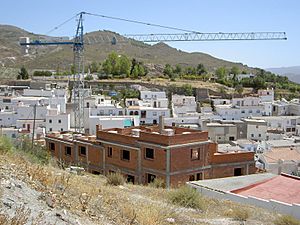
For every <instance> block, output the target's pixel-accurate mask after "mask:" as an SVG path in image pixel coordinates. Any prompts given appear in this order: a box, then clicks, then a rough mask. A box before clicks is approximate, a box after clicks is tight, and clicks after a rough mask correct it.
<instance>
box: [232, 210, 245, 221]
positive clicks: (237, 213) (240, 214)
mask: <svg viewBox="0 0 300 225" xmlns="http://www.w3.org/2000/svg"><path fill="white" fill-rule="evenodd" d="M230 216H231V217H232V218H233V219H234V220H237V221H246V220H247V219H248V218H249V212H248V211H247V210H246V209H242V208H236V209H234V210H233V211H232V212H231V215H230Z"/></svg>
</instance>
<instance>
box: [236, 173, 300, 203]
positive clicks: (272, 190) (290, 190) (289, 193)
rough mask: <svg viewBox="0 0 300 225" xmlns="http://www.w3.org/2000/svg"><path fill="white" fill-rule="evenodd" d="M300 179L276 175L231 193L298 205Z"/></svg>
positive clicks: (299, 201)
mask: <svg viewBox="0 0 300 225" xmlns="http://www.w3.org/2000/svg"><path fill="white" fill-rule="evenodd" d="M299 190H300V177H295V176H291V175H287V174H281V175H277V176H276V177H273V178H271V179H268V180H264V181H262V182H259V183H256V184H254V185H248V186H245V187H243V188H240V189H238V190H233V191H232V192H233V193H236V194H239V195H243V196H246V197H247V196H254V197H257V198H262V199H265V200H271V199H273V200H277V201H281V202H284V203H289V204H295V203H296V204H300V191H299Z"/></svg>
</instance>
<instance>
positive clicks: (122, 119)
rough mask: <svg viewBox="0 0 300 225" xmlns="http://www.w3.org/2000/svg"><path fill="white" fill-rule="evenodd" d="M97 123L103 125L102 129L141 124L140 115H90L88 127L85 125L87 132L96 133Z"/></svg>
mask: <svg viewBox="0 0 300 225" xmlns="http://www.w3.org/2000/svg"><path fill="white" fill-rule="evenodd" d="M96 125H101V127H102V129H109V128H126V127H131V126H139V125H140V119H139V116H90V117H89V119H88V127H85V129H86V131H87V133H89V134H90V135H96Z"/></svg>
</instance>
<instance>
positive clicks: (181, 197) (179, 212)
mask: <svg viewBox="0 0 300 225" xmlns="http://www.w3.org/2000/svg"><path fill="white" fill-rule="evenodd" d="M0 164H1V165H13V166H12V167H13V169H14V176H15V177H16V178H17V179H20V180H23V181H24V182H26V183H27V184H29V185H30V186H31V187H32V188H34V189H36V190H38V191H41V192H43V193H45V198H46V197H51V199H53V200H54V203H55V204H54V207H57V208H61V209H65V210H67V211H68V212H70V213H74V214H76V215H78V216H80V217H81V218H82V219H83V220H85V218H86V219H89V220H90V221H94V222H95V223H97V224H98V223H99V221H101V223H102V224H108V223H110V224H128V225H129V224H142V225H143V224H145V225H146V224H154V225H165V224H170V223H169V222H168V221H170V220H171V221H175V222H174V224H204V223H206V222H205V221H210V220H214V219H216V218H219V217H221V218H225V219H226V217H230V218H233V216H232V215H229V214H228V209H232V210H233V211H235V210H236V209H237V208H240V205H237V204H235V203H232V202H228V201H218V200H213V199H207V198H204V197H202V196H201V195H200V194H199V193H198V192H195V191H193V190H192V189H190V188H186V187H185V188H184V187H183V188H181V189H177V190H167V189H162V188H153V187H150V186H140V185H132V184H126V183H125V184H123V185H121V186H113V185H106V182H107V178H106V177H104V176H102V175H97V176H96V175H92V174H85V173H84V174H83V175H82V176H79V175H74V174H69V173H67V172H66V171H63V170H61V169H59V168H55V167H52V166H41V165H38V164H32V163H31V162H29V161H28V160H26V158H23V157H13V156H12V155H9V154H8V155H7V154H2V155H1V154H0ZM1 165H0V166H1ZM170 196H171V197H170ZM188 207H192V208H188ZM194 208H195V209H194ZM242 208H243V209H244V208H245V209H246V210H248V211H249V219H248V221H249V220H254V221H255V220H257V221H259V222H260V224H268V222H269V221H274V220H275V216H274V215H273V214H271V213H270V212H267V211H265V210H261V209H257V208H255V207H248V206H243V207H242ZM199 209H201V210H200V211H199ZM239 217H242V216H239ZM24 218H26V217H25V216H24ZM105 221H106V222H105ZM248 221H247V222H248ZM0 224H1V222H0ZM269 224H270V223H269Z"/></svg>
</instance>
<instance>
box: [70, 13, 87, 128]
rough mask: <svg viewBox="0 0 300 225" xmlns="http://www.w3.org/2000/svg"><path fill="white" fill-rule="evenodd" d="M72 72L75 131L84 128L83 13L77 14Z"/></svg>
mask: <svg viewBox="0 0 300 225" xmlns="http://www.w3.org/2000/svg"><path fill="white" fill-rule="evenodd" d="M73 51H74V65H73V66H74V74H73V88H72V90H73V93H72V95H73V96H72V100H73V113H74V124H75V132H82V131H83V128H84V97H85V96H84V94H85V93H84V58H83V57H84V44H83V13H80V14H79V18H78V24H77V30H76V35H75V38H74V44H73Z"/></svg>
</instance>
